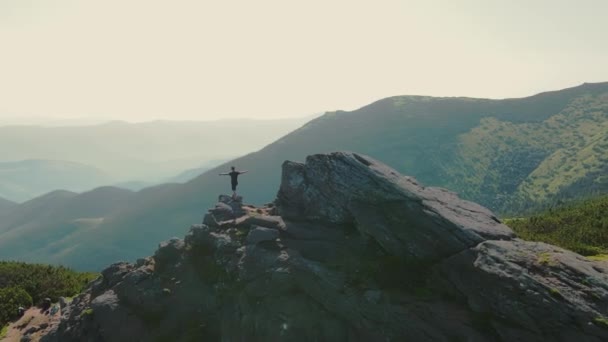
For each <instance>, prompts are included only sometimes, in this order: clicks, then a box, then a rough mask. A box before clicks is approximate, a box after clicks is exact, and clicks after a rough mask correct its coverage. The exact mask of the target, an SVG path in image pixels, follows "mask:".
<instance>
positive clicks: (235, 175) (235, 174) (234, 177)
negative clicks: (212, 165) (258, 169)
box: [220, 166, 249, 198]
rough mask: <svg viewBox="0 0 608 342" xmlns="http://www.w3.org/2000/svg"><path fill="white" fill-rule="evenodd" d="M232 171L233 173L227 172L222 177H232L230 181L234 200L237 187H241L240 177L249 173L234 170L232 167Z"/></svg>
mask: <svg viewBox="0 0 608 342" xmlns="http://www.w3.org/2000/svg"><path fill="white" fill-rule="evenodd" d="M230 169H231V170H232V171H230V172H226V173H220V176H230V181H231V183H232V198H236V186H237V185H239V181H238V178H239V175H241V174H243V173H247V172H249V171H247V170H245V171H236V170H235V169H234V166H232V167H230Z"/></svg>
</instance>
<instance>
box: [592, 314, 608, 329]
mask: <svg viewBox="0 0 608 342" xmlns="http://www.w3.org/2000/svg"><path fill="white" fill-rule="evenodd" d="M593 323H595V325H597V326H598V327H602V328H605V329H608V318H606V317H604V316H598V317H596V318H594V319H593Z"/></svg>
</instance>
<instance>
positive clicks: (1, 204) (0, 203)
mask: <svg viewBox="0 0 608 342" xmlns="http://www.w3.org/2000/svg"><path fill="white" fill-rule="evenodd" d="M16 205H17V203H15V202H13V201H9V200H7V199H5V198H2V197H0V215H2V214H3V213H5V212H7V211H9V210H11V209H12V208H13V207H14V206H16Z"/></svg>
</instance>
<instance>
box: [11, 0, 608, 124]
mask: <svg viewBox="0 0 608 342" xmlns="http://www.w3.org/2000/svg"><path fill="white" fill-rule="evenodd" d="M606 18H608V1H606V0H577V1H572V0H509V1H505V0H400V1H398V0H374V1H371V0H367V1H359V0H306V1H301V0H299V1H295V0H215V1H206V0H164V1H161V0H103V1H92V0H53V1H49V0H0V119H2V118H9V117H19V116H21V117H51V118H59V117H61V118H107V119H122V120H128V121H140V120H150V119H161V118H164V119H202V120H204V119H216V118H223V117H252V118H270V117H288V116H303V115H310V114H313V113H318V112H322V111H326V110H336V109H344V110H351V109H356V108H358V107H361V106H363V105H366V104H368V103H370V102H372V101H374V100H377V99H380V98H383V97H387V96H392V95H410V94H416V95H433V96H471V97H492V98H504V97H521V96H528V95H532V94H534V93H537V92H541V91H546V90H555V89H561V88H565V87H570V86H575V85H578V84H581V83H583V82H601V81H608V63H607V61H608V38H607V36H608V20H606Z"/></svg>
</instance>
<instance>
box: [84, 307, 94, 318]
mask: <svg viewBox="0 0 608 342" xmlns="http://www.w3.org/2000/svg"><path fill="white" fill-rule="evenodd" d="M91 315H93V309H92V308H88V309H85V310H84V311H83V312H82V316H84V317H86V316H91Z"/></svg>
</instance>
